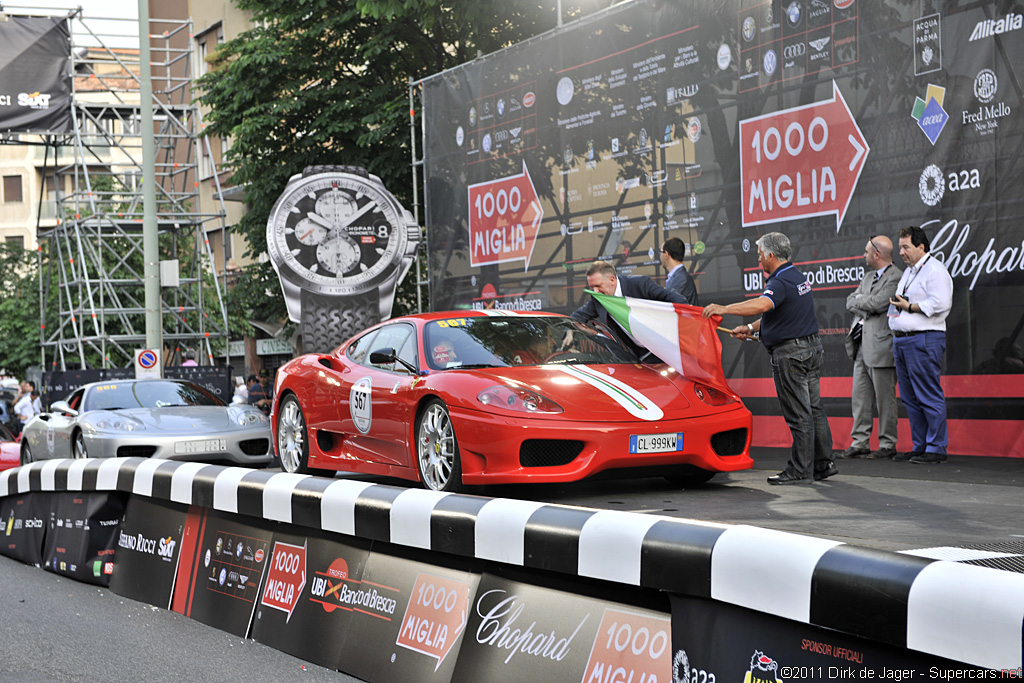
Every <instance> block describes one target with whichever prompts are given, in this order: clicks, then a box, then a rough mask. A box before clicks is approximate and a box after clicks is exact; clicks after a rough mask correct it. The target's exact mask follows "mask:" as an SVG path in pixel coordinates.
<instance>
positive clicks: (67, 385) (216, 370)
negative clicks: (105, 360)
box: [42, 365, 234, 406]
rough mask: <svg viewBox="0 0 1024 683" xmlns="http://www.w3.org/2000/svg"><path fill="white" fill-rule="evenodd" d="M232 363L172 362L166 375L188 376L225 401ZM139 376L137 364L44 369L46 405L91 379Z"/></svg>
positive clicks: (228, 397) (229, 393) (228, 395)
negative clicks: (127, 366)
mask: <svg viewBox="0 0 1024 683" xmlns="http://www.w3.org/2000/svg"><path fill="white" fill-rule="evenodd" d="M231 370H232V368H231V366H230V365H227V366H221V365H197V366H195V367H181V366H178V365H169V366H167V367H165V368H164V377H165V378H166V379H184V380H188V381H189V382H193V383H195V384H198V385H199V386H201V387H203V388H205V389H207V390H209V391H211V392H213V393H214V394H216V395H217V396H219V397H220V398H221V399H222V400H223V401H224V402H225V403H230V402H231V396H232V394H233V392H234V385H232V383H231ZM119 379H135V370H134V368H106V369H102V368H101V369H89V370H63V371H58V370H55V371H53V372H44V373H43V389H42V396H43V405H46V406H49V405H50V404H51V403H53V402H54V401H60V400H63V399H65V398H67V397H68V396H70V395H71V393H72V392H73V391H75V389H77V388H78V387H80V386H82V385H85V384H89V383H90V382H102V381H105V380H119Z"/></svg>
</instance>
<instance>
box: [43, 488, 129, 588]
mask: <svg viewBox="0 0 1024 683" xmlns="http://www.w3.org/2000/svg"><path fill="white" fill-rule="evenodd" d="M123 516H124V502H123V501H122V500H121V497H120V495H119V494H117V493H109V492H76V493H55V494H53V497H52V499H51V502H50V520H49V525H48V526H47V529H46V538H45V541H44V543H43V557H42V560H43V567H45V568H46V569H48V570H49V571H52V572H54V573H56V574H63V575H64V576H69V577H71V578H73V579H76V580H78V581H82V582H84V583H94V584H98V585H100V586H106V585H107V584H108V583H109V582H110V575H111V573H112V572H113V561H114V554H115V552H116V550H115V548H116V547H117V541H118V535H119V530H120V523H121V518H122V517H123Z"/></svg>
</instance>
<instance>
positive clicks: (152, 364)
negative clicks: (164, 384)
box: [135, 349, 162, 379]
mask: <svg viewBox="0 0 1024 683" xmlns="http://www.w3.org/2000/svg"><path fill="white" fill-rule="evenodd" d="M160 370H161V364H160V351H158V350H154V349H135V379H160V378H161V376H162V375H161V373H160Z"/></svg>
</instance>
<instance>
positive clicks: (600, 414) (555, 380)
mask: <svg viewBox="0 0 1024 683" xmlns="http://www.w3.org/2000/svg"><path fill="white" fill-rule="evenodd" d="M669 372H670V375H668V376H666V375H662V374H661V372H659V370H658V369H655V368H654V367H652V366H649V365H536V366H523V367H516V368H501V369H500V370H497V369H495V370H481V371H475V372H474V373H473V374H475V375H477V377H478V378H479V379H484V377H486V378H487V379H488V380H497V381H495V382H494V383H495V384H506V385H507V384H510V383H514V384H518V385H519V386H521V387H523V388H526V389H530V390H532V391H536V392H538V393H540V394H542V395H543V396H544V397H546V398H548V399H550V400H552V401H554V402H555V403H557V404H558V405H559V406H561V407H562V409H563V410H564V412H563V413H562V414H561V415H559V417H560V418H561V419H567V420H588V421H591V420H592V421H596V422H622V421H633V420H647V421H655V420H660V419H662V418H663V417H666V416H669V417H682V415H680V413H683V412H686V413H690V414H692V411H691V410H690V409H691V407H692V406H691V402H690V401H688V400H687V398H686V396H685V395H684V391H685V389H687V388H690V387H692V384H691V383H690V382H688V381H686V380H683V379H680V378H678V376H676V375H675V373H674V372H671V371H669ZM673 378H675V381H673ZM510 380H511V381H510ZM691 392H692V389H691ZM691 397H692V394H691ZM692 398H695V397H692ZM699 407H701V408H705V407H706V406H703V405H701V406H699ZM701 412H703V411H701Z"/></svg>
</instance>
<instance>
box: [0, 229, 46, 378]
mask: <svg viewBox="0 0 1024 683" xmlns="http://www.w3.org/2000/svg"><path fill="white" fill-rule="evenodd" d="M0 339H3V340H4V341H3V357H2V359H0V364H2V366H3V369H5V370H6V371H7V372H8V373H10V374H12V375H14V376H16V377H24V376H25V370H26V369H27V368H28V367H29V366H32V365H39V364H40V356H39V268H38V261H37V258H36V254H35V252H32V251H28V250H26V249H23V248H21V247H18V246H12V245H8V244H0Z"/></svg>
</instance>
